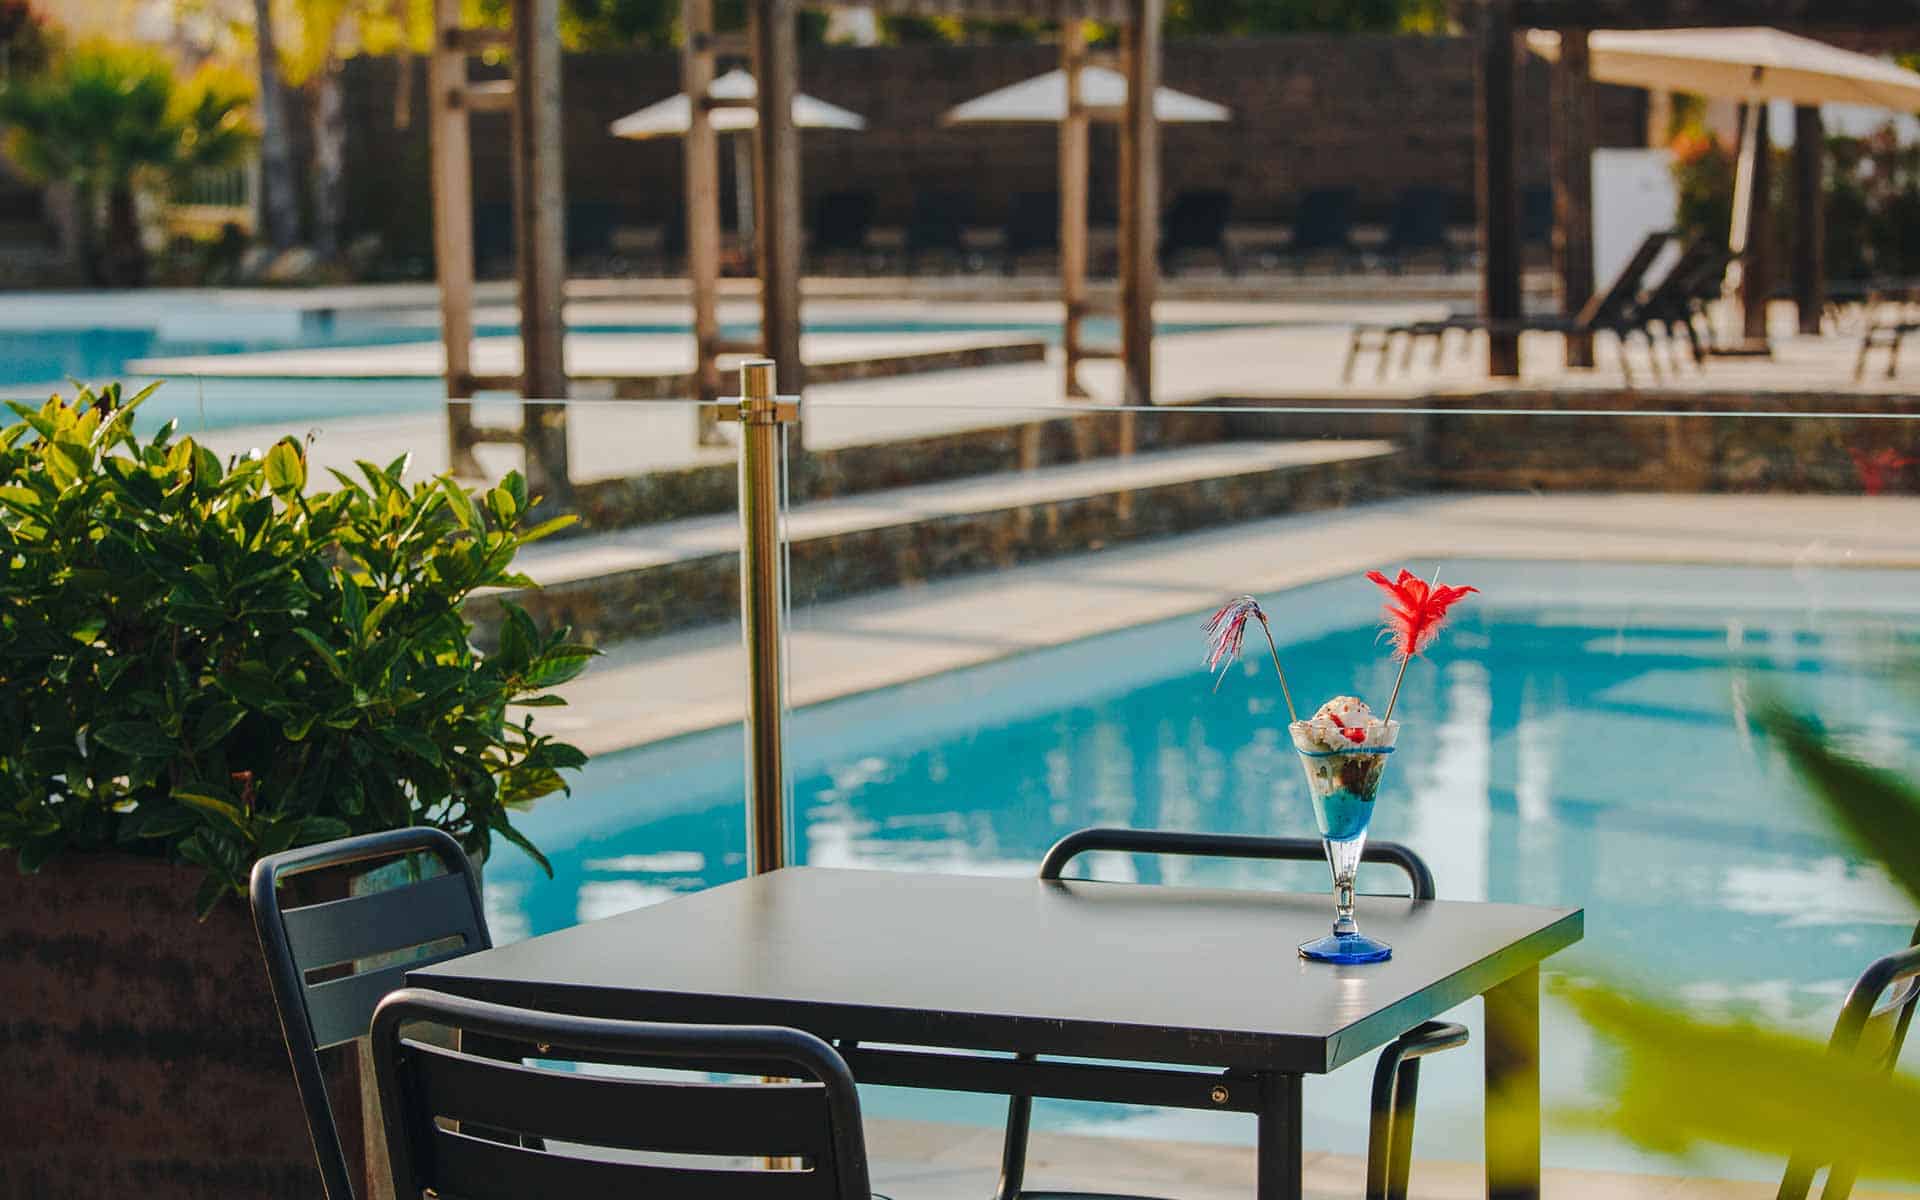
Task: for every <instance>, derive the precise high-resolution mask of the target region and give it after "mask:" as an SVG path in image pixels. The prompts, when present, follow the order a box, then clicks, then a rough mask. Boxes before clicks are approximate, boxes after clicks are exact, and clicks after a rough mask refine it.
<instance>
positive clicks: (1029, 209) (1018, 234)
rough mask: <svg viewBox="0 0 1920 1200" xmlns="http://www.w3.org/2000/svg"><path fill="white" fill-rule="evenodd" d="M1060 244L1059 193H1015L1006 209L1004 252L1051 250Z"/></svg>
mask: <svg viewBox="0 0 1920 1200" xmlns="http://www.w3.org/2000/svg"><path fill="white" fill-rule="evenodd" d="M1059 244H1060V193H1059V192H1015V193H1014V196H1013V204H1012V206H1011V207H1010V208H1009V209H1008V210H1007V227H1006V249H1007V250H1008V251H1010V252H1011V251H1020V250H1051V249H1053V248H1054V247H1056V246H1058V245H1059Z"/></svg>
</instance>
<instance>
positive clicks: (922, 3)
mask: <svg viewBox="0 0 1920 1200" xmlns="http://www.w3.org/2000/svg"><path fill="white" fill-rule="evenodd" d="M841 7H849V8H873V9H879V10H881V11H883V12H896V13H909V14H912V15H914V16H922V17H986V18H1000V19H1004V20H1009V21H1042V22H1046V23H1048V24H1059V23H1061V22H1064V21H1098V22H1100V23H1101V24H1103V25H1125V24H1128V23H1130V22H1131V21H1132V20H1133V19H1134V15H1135V12H1136V7H1137V6H1136V5H1135V4H1134V3H1133V2H1132V0H849V3H847V4H845V5H841Z"/></svg>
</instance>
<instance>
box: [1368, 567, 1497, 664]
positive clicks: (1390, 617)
mask: <svg viewBox="0 0 1920 1200" xmlns="http://www.w3.org/2000/svg"><path fill="white" fill-rule="evenodd" d="M1367 578H1368V579H1371V580H1372V581H1373V582H1375V583H1377V584H1379V585H1380V588H1381V590H1382V591H1384V592H1386V593H1387V607H1386V611H1385V613H1384V614H1382V617H1381V619H1382V621H1383V622H1384V623H1385V625H1386V631H1387V635H1388V637H1389V638H1391V639H1392V641H1393V653H1394V657H1396V658H1398V659H1400V660H1402V661H1405V660H1407V659H1409V658H1412V657H1413V656H1414V655H1416V654H1420V653H1422V652H1423V651H1425V650H1426V648H1427V647H1428V646H1429V645H1431V644H1432V642H1433V639H1434V637H1435V636H1436V635H1438V634H1439V632H1440V625H1441V623H1442V622H1443V621H1445V620H1446V619H1447V610H1448V609H1449V608H1452V607H1453V606H1454V605H1455V604H1457V603H1459V601H1460V600H1462V599H1464V598H1465V597H1466V596H1467V595H1468V594H1469V593H1471V592H1477V591H1479V590H1480V589H1479V588H1471V587H1434V586H1432V585H1431V584H1429V583H1427V581H1426V580H1424V579H1422V578H1420V577H1419V576H1418V575H1415V574H1414V573H1413V572H1412V571H1406V570H1403V571H1401V572H1400V577H1399V578H1397V579H1392V580H1389V579H1388V578H1387V577H1386V576H1385V575H1382V574H1381V573H1380V572H1378V571H1368V572H1367ZM1395 690H1396V691H1398V689H1397V688H1396V689H1395Z"/></svg>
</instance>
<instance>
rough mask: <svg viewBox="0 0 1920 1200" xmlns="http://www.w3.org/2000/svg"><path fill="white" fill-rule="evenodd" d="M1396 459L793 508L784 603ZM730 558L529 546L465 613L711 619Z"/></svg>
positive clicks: (1187, 454)
mask: <svg viewBox="0 0 1920 1200" xmlns="http://www.w3.org/2000/svg"><path fill="white" fill-rule="evenodd" d="M1402 453H1403V452H1402V450H1401V449H1400V448H1399V447H1398V446H1396V445H1395V444H1394V443H1391V442H1386V441H1375V440H1343V441H1329V440H1301V441H1236V442H1220V443H1214V444H1209V445H1199V446H1188V447H1182V448H1178V449H1170V450H1160V451H1154V452H1150V453H1141V454H1135V455H1131V456H1127V457H1123V458H1102V459H1097V460H1094V461H1088V462H1080V463H1071V464H1066V465H1059V466H1048V467H1041V468H1037V469H1034V470H1030V471H1019V472H1001V473H995V474H991V475H981V476H973V477H969V478H965V479H959V480H952V481H947V482H942V483H931V484H919V485H914V486H908V487H900V488H893V489H889V490H886V491H878V492H868V493H863V494H860V495H856V496H849V497H845V498H843V499H835V500H823V501H816V502H814V503H810V504H804V505H799V506H797V507H795V508H794V509H793V511H792V512H791V514H790V515H789V517H788V520H787V533H788V537H789V540H790V542H791V562H792V572H793V574H792V589H793V596H794V603H795V604H796V606H798V605H805V604H809V603H813V602H816V601H823V600H828V599H835V598H838V597H842V596H848V595H854V594H857V593H860V592H867V591H873V590H877V589H881V588H888V587H898V586H901V585H906V584H914V583H919V582H924V581H927V580H932V579H941V578H948V577H951V576H955V575H960V574H965V573H967V572H971V571H979V570H989V569H994V568H999V567H1005V566H1010V565H1013V564H1015V563H1020V562H1031V561H1037V560H1040V559H1045V558H1051V557H1055V556H1058V555H1063V554H1071V553H1078V552H1082V551H1087V550H1093V549H1098V548H1100V547H1102V546H1106V545H1109V544H1113V543H1116V542H1123V541H1132V540H1136V539H1140V538H1147V537H1158V536H1165V535H1169V534H1175V533H1183V532H1189V531H1192V530H1196V529H1204V528H1208V527H1210V526H1213V525H1217V524H1219V523H1222V522H1226V521H1238V520H1246V519H1249V518H1252V517H1261V516H1273V515H1278V514H1281V513H1287V512H1303V511H1309V510H1312V509H1319V508H1330V507H1340V506H1345V505H1348V504H1353V503H1357V502H1361V501H1365V500H1373V499H1380V498H1383V497H1386V496H1391V495H1397V494H1399V493H1400V492H1401V491H1402V490H1403V487H1402V483H1403V481H1402V478H1401V476H1402V471H1401V466H1400V460H1401V457H1402ZM739 553H740V528H739V522H738V520H737V518H736V517H734V516H733V515H732V514H719V515H711V516H702V517H690V518H686V519H683V520H678V521H667V522H661V523H658V524H653V525H647V526H641V527H637V528H631V529H622V530H616V531H613V532H608V533H599V534H591V535H588V536H584V537H578V538H572V539H568V540H566V541H556V542H551V543H543V544H540V545H536V546H531V547H529V548H528V549H527V550H526V551H525V552H524V553H523V554H522V555H521V558H520V560H519V563H518V566H519V567H520V569H521V570H522V571H523V572H524V573H526V574H527V575H528V576H530V577H531V578H532V579H534V580H535V581H536V582H537V583H538V584H539V585H540V587H539V588H538V589H537V590H534V589H527V590H522V591H514V592H506V593H497V594H495V595H493V596H488V597H480V598H477V599H476V600H475V601H474V603H473V605H472V606H470V607H471V612H472V615H473V617H474V619H475V620H476V621H477V622H478V623H479V624H480V625H481V627H482V631H483V636H484V635H485V631H486V630H487V629H488V628H489V627H490V626H491V625H492V624H493V623H494V622H495V621H496V620H497V619H498V612H499V610H498V602H499V600H501V599H508V600H511V601H513V602H514V603H516V604H519V605H521V606H522V607H524V608H526V609H527V610H528V612H529V613H531V614H532V615H533V616H534V618H535V619H536V620H537V621H539V622H541V623H542V624H543V625H567V626H571V627H573V629H574V632H575V636H577V637H579V638H580V639H581V640H584V641H589V642H595V643H604V642H612V641H617V640H620V639H622V638H630V637H644V636H649V635H652V634H656V633H662V632H666V631H668V630H671V629H676V628H683V627H686V626H689V625H695V624H702V623H706V622H709V621H721V620H726V619H729V618H730V617H731V616H732V615H733V614H734V612H735V611H736V610H737V606H738V594H739V592H738V589H739Z"/></svg>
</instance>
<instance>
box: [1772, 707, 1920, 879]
mask: <svg viewBox="0 0 1920 1200" xmlns="http://www.w3.org/2000/svg"><path fill="white" fill-rule="evenodd" d="M1757 719H1758V720H1759V722H1760V724H1761V726H1762V727H1764V728H1765V729H1766V730H1767V732H1768V733H1769V734H1770V735H1771V736H1772V737H1773V739H1774V740H1775V741H1776V742H1777V743H1778V744H1779V746H1780V748H1781V750H1782V751H1783V752H1784V753H1785V754H1786V757H1787V761H1788V762H1789V763H1791V764H1792V766H1793V769H1794V771H1795V773H1796V774H1798V775H1799V777H1800V780H1801V782H1802V783H1804V784H1806V786H1807V788H1808V790H1809V791H1811V792H1812V793H1813V795H1814V797H1815V798H1816V799H1817V800H1819V801H1820V803H1821V804H1822V805H1823V806H1824V807H1825V808H1826V810H1827V812H1828V814H1829V815H1831V816H1832V817H1833V819H1834V821H1835V823H1836V824H1838V825H1839V826H1840V829H1841V831H1842V832H1843V833H1845V834H1846V835H1847V837H1848V838H1849V839H1850V840H1851V841H1852V842H1853V843H1854V845H1855V846H1857V847H1859V849H1860V852H1861V853H1862V854H1864V855H1866V856H1867V857H1869V858H1874V859H1878V860H1879V861H1880V862H1881V863H1883V864H1885V866H1886V868H1887V873H1888V874H1890V875H1892V876H1893V878H1894V881H1895V882H1897V883H1899V884H1900V886H1901V887H1903V888H1905V889H1906V891H1907V895H1909V896H1911V897H1913V898H1914V900H1915V901H1916V902H1920V788H1916V787H1915V786H1914V784H1913V783H1911V782H1910V781H1908V780H1906V779H1904V778H1902V777H1901V776H1899V775H1896V774H1894V773H1893V772H1892V771H1887V770H1884V769H1882V768H1880V767H1875V766H1870V765H1868V764H1867V763H1864V762H1861V761H1860V760H1859V759H1857V758H1853V757H1850V756H1848V755H1846V754H1843V753H1841V752H1840V751H1838V750H1835V749H1834V748H1833V747H1832V745H1831V744H1829V742H1828V741H1827V739H1826V737H1825V736H1824V735H1823V734H1822V732H1821V730H1820V728H1819V726H1817V725H1816V724H1814V723H1813V722H1812V721H1810V720H1808V719H1807V718H1805V717H1802V716H1799V715H1798V714H1796V713H1793V712H1791V711H1789V710H1788V709H1787V708H1785V707H1784V706H1783V705H1781V704H1780V703H1778V702H1777V701H1771V702H1768V703H1766V704H1764V705H1762V706H1761V707H1760V709H1759V712H1758V715H1757Z"/></svg>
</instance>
